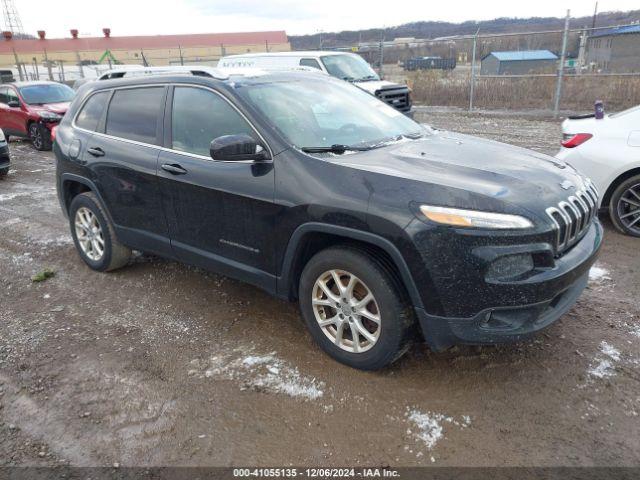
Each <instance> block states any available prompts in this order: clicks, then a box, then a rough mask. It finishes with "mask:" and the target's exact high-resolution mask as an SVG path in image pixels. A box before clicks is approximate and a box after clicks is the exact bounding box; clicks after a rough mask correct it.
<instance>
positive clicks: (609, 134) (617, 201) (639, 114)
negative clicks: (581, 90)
mask: <svg viewBox="0 0 640 480" xmlns="http://www.w3.org/2000/svg"><path fill="white" fill-rule="evenodd" d="M562 133H563V141H562V150H560V152H558V154H557V155H556V157H557V158H559V159H561V160H564V161H566V162H567V163H569V164H570V165H572V166H573V167H575V168H576V169H577V170H579V171H580V172H582V173H583V174H584V175H585V176H587V177H590V178H591V179H592V180H593V182H594V183H595V185H596V187H597V188H598V190H599V191H600V206H601V208H603V209H605V208H606V209H607V210H608V211H609V214H610V216H611V221H612V222H613V224H614V225H615V227H616V228H617V229H618V230H620V231H621V232H623V233H626V234H629V235H633V236H636V237H640V105H639V106H637V107H634V108H631V109H630V110H626V111H624V112H620V113H616V114H613V115H605V116H604V118H602V119H596V118H595V116H594V115H587V116H583V117H572V118H568V119H567V120H565V121H564V122H563V123H562Z"/></svg>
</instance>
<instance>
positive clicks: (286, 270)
mask: <svg viewBox="0 0 640 480" xmlns="http://www.w3.org/2000/svg"><path fill="white" fill-rule="evenodd" d="M314 232H316V233H328V234H333V235H337V236H340V237H344V238H350V239H353V240H358V241H361V242H364V243H369V244H371V245H375V246H376V247H379V248H381V249H383V250H384V251H385V252H386V253H387V254H388V255H389V256H390V257H391V260H392V261H393V262H394V264H395V266H396V267H397V269H398V271H399V272H400V276H401V279H402V282H403V283H404V286H405V288H406V290H407V293H408V294H409V297H410V298H411V303H412V304H413V307H414V308H424V305H423V303H422V299H421V298H420V294H419V293H418V289H417V288H416V285H415V283H414V281H413V277H412V276H411V273H410V271H409V267H408V266H407V263H406V262H405V261H404V257H403V256H402V254H401V253H400V251H399V250H398V249H397V248H396V246H395V245H394V244H393V243H391V242H390V241H389V240H387V239H386V238H383V237H380V236H379V235H376V234H373V233H370V232H363V231H362V230H356V229H353V228H348V227H341V226H338V225H329V224H325V223H316V222H310V223H305V224H302V225H300V226H299V227H298V228H297V229H296V230H295V231H294V232H293V234H292V235H291V238H290V239H289V243H288V244H287V249H286V251H285V254H284V259H283V261H282V270H281V275H280V276H279V277H278V278H277V286H276V289H277V293H278V296H279V297H281V298H287V299H289V298H290V292H291V283H292V281H293V279H292V275H293V265H294V262H295V260H296V257H297V256H298V254H299V253H300V245H301V242H302V238H303V237H304V236H305V235H306V234H308V233H314Z"/></svg>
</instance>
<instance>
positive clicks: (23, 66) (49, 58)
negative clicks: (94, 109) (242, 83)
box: [13, 42, 288, 84]
mask: <svg viewBox="0 0 640 480" xmlns="http://www.w3.org/2000/svg"><path fill="white" fill-rule="evenodd" d="M280 48H283V44H276V45H270V44H269V43H268V42H265V43H264V44H246V45H241V46H238V45H232V46H228V45H224V44H219V45H208V46H202V47H197V48H183V47H181V46H180V45H175V46H174V47H169V48H163V49H154V50H143V49H140V50H127V51H114V52H111V51H109V50H107V51H105V52H99V53H94V54H93V56H94V57H95V56H96V55H98V56H101V57H102V58H99V59H97V60H96V58H90V55H89V54H88V53H87V52H82V53H81V52H68V53H66V52H65V53H66V55H65V56H66V58H57V57H55V55H52V54H50V53H47V52H46V51H44V50H43V51H42V52H37V56H33V57H32V58H31V59H30V60H31V61H29V62H25V61H24V59H23V58H18V56H17V55H16V59H18V60H19V61H17V62H16V64H15V68H14V69H13V70H15V72H14V74H13V76H14V77H15V78H16V79H19V80H52V81H58V82H64V83H69V84H71V83H73V82H74V81H75V80H78V79H80V78H95V77H97V76H99V75H100V74H102V73H104V72H105V71H107V70H110V69H112V68H116V67H118V66H120V65H141V66H167V65H208V66H215V65H217V64H218V60H219V59H220V58H222V57H224V56H225V55H232V54H238V53H247V52H272V51H278V49H280ZM287 48H288V47H287Z"/></svg>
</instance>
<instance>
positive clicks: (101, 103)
mask: <svg viewBox="0 0 640 480" xmlns="http://www.w3.org/2000/svg"><path fill="white" fill-rule="evenodd" d="M108 99H109V92H100V93H96V94H95V95H94V96H92V97H91V98H90V99H89V100H87V103H85V104H84V107H82V110H80V113H79V114H78V116H77V117H76V125H77V126H78V127H80V128H84V129H85V130H91V131H95V130H96V129H97V128H98V123H100V119H101V118H102V114H103V113H104V108H105V107H106V105H107V100H108Z"/></svg>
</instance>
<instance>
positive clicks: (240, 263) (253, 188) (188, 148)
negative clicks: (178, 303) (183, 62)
mask: <svg viewBox="0 0 640 480" xmlns="http://www.w3.org/2000/svg"><path fill="white" fill-rule="evenodd" d="M168 102H169V103H168V104H169V107H170V108H168V116H167V118H166V121H165V130H166V132H167V134H166V135H165V147H168V148H166V149H165V150H163V151H162V152H161V153H160V157H159V159H158V178H159V181H160V188H161V193H162V197H163V203H164V206H165V212H166V215H167V220H168V222H169V231H170V236H171V244H172V247H173V251H174V253H175V255H176V256H177V257H178V258H179V259H181V260H183V261H185V262H188V263H191V264H196V265H200V266H202V267H204V268H209V269H212V270H216V271H218V272H220V273H223V274H227V275H229V276H233V277H236V278H240V279H242V280H244V281H247V282H250V283H253V284H255V285H259V286H261V287H263V288H266V289H268V290H271V289H274V288H275V277H274V256H273V242H272V239H273V228H274V218H275V212H276V207H275V205H274V198H273V197H274V188H275V187H274V169H273V163H272V162H271V161H263V162H253V161H224V160H213V159H212V158H211V156H210V155H209V146H210V144H211V141H212V140H213V139H214V138H217V137H220V136H222V135H232V134H242V133H245V134H248V135H251V136H253V137H254V138H256V140H258V141H259V142H260V143H262V144H264V142H263V140H262V139H261V138H260V137H259V135H258V134H257V132H256V131H255V129H253V128H252V127H251V126H250V125H249V123H248V121H247V120H246V119H245V118H244V116H243V115H241V114H240V113H239V111H238V110H237V109H236V108H235V107H234V106H232V105H231V104H230V103H229V102H228V101H227V100H226V99H225V98H224V97H223V96H222V95H221V94H219V93H217V92H214V91H212V90H210V89H208V88H201V87H194V86H176V87H174V88H173V91H172V92H171V93H170V95H169V99H168ZM264 147H265V148H268V147H267V145H264Z"/></svg>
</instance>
